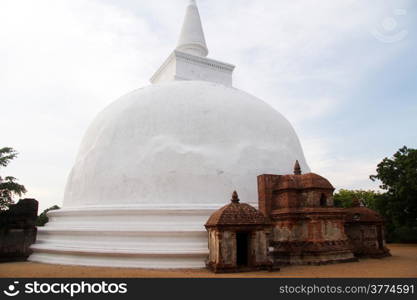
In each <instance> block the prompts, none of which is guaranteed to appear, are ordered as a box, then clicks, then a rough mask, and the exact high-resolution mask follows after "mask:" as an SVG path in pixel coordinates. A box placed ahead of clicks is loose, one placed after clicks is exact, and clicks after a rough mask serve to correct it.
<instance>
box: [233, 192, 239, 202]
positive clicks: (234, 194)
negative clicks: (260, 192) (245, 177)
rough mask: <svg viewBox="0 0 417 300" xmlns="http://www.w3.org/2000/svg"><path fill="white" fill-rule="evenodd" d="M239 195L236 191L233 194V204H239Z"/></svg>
mask: <svg viewBox="0 0 417 300" xmlns="http://www.w3.org/2000/svg"><path fill="white" fill-rule="evenodd" d="M239 201H240V200H239V195H238V194H237V192H236V191H234V192H233V194H232V203H239Z"/></svg>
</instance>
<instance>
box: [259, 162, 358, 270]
mask: <svg viewBox="0 0 417 300" xmlns="http://www.w3.org/2000/svg"><path fill="white" fill-rule="evenodd" d="M258 191H259V209H260V211H261V212H262V213H263V214H264V215H265V216H267V217H268V218H269V219H270V221H271V222H272V225H273V234H272V235H271V236H270V246H271V250H272V251H271V252H272V253H271V255H272V257H273V261H274V264H275V265H285V264H325V263H333V262H347V261H354V260H356V259H355V257H354V255H353V253H352V247H351V244H350V241H349V239H348V237H347V235H346V233H345V227H344V218H345V212H344V210H343V209H340V208H335V207H334V204H333V192H334V187H333V186H332V185H331V184H330V182H329V181H328V180H327V179H325V178H323V177H321V176H319V175H317V174H314V173H309V174H302V172H301V169H300V167H299V164H298V162H297V163H296V165H295V168H294V175H262V176H259V177H258Z"/></svg>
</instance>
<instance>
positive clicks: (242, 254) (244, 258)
mask: <svg viewBox="0 0 417 300" xmlns="http://www.w3.org/2000/svg"><path fill="white" fill-rule="evenodd" d="M236 248H237V256H236V259H237V265H238V266H247V265H248V254H249V251H248V248H249V234H248V233H247V232H237V233H236Z"/></svg>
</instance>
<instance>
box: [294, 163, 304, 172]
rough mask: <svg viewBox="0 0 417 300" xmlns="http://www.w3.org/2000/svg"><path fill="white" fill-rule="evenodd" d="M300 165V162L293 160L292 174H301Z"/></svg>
mask: <svg viewBox="0 0 417 300" xmlns="http://www.w3.org/2000/svg"><path fill="white" fill-rule="evenodd" d="M301 174H302V172H301V167H300V162H299V161H298V160H297V161H296V162H295V166H294V175H301Z"/></svg>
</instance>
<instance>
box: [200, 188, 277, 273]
mask: <svg viewBox="0 0 417 300" xmlns="http://www.w3.org/2000/svg"><path fill="white" fill-rule="evenodd" d="M205 226H206V229H207V231H208V232H209V251H210V254H209V258H208V260H207V262H206V265H207V267H208V268H209V269H211V270H212V271H214V272H216V273H227V272H239V271H249V270H259V269H267V268H270V267H271V265H272V263H271V261H270V259H269V257H268V241H269V238H268V235H269V233H270V223H269V221H268V220H267V219H266V218H265V216H263V215H262V213H260V212H259V211H257V210H256V209H255V208H254V207H252V206H250V205H248V204H245V203H240V201H239V199H238V196H237V193H236V192H235V193H234V194H233V199H232V203H230V204H229V205H226V206H224V207H222V208H221V209H219V210H218V211H216V212H215V213H214V214H213V215H212V216H211V217H210V218H209V220H208V221H207V223H206V225H205Z"/></svg>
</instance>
